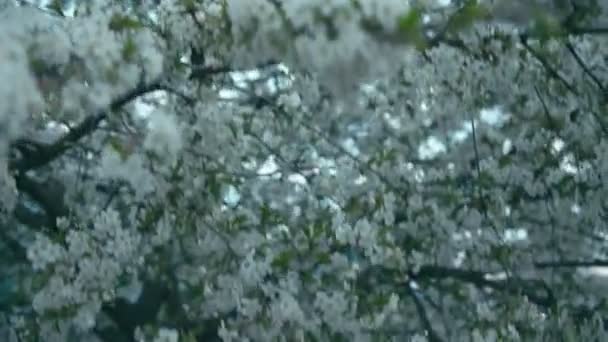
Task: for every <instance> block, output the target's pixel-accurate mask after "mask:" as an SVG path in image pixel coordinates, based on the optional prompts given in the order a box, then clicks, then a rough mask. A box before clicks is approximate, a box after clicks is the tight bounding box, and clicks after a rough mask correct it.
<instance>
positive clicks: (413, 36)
mask: <svg viewBox="0 0 608 342" xmlns="http://www.w3.org/2000/svg"><path fill="white" fill-rule="evenodd" d="M422 19H423V12H422V10H421V9H420V8H418V7H414V8H413V9H411V10H410V11H409V12H408V13H406V14H405V15H403V16H401V17H400V18H399V19H398V23H397V27H398V28H399V29H398V31H399V33H400V34H402V35H403V36H404V38H405V40H406V41H408V42H409V43H412V44H413V45H414V46H415V47H416V48H417V49H418V50H424V49H425V48H426V47H427V41H426V39H425V36H424V32H423V27H422V24H423V23H422Z"/></svg>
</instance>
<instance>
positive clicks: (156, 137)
mask: <svg viewBox="0 0 608 342" xmlns="http://www.w3.org/2000/svg"><path fill="white" fill-rule="evenodd" d="M144 147H145V148H146V149H147V150H149V151H152V152H154V153H156V155H158V156H159V157H162V158H166V159H168V160H174V159H175V157H177V155H178V153H179V152H180V151H181V149H182V147H183V141H182V131H181V127H180V125H179V124H178V122H177V119H176V118H175V116H174V115H171V114H168V113H166V112H165V111H163V110H158V111H156V112H154V113H152V114H151V115H150V117H149V122H148V134H147V135H146V139H145V141H144Z"/></svg>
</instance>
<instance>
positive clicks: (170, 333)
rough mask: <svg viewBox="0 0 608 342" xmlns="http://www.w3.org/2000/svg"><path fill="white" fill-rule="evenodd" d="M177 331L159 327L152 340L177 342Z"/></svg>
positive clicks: (156, 341)
mask: <svg viewBox="0 0 608 342" xmlns="http://www.w3.org/2000/svg"><path fill="white" fill-rule="evenodd" d="M178 341H179V332H178V331H177V330H175V329H169V328H160V329H158V334H157V335H156V337H155V338H154V342H178Z"/></svg>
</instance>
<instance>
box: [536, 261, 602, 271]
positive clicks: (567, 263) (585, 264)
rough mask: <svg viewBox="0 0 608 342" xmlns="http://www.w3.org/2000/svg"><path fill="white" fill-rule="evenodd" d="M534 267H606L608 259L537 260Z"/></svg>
mask: <svg viewBox="0 0 608 342" xmlns="http://www.w3.org/2000/svg"><path fill="white" fill-rule="evenodd" d="M534 267H536V268H539V269H544V268H571V267H608V260H605V259H593V260H561V261H537V262H535V263H534Z"/></svg>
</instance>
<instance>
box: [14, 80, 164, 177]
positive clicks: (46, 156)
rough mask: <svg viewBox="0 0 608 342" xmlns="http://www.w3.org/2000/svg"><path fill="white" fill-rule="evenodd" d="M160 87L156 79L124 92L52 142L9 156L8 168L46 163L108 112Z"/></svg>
mask: <svg viewBox="0 0 608 342" xmlns="http://www.w3.org/2000/svg"><path fill="white" fill-rule="evenodd" d="M160 89H162V84H161V81H160V80H156V81H154V82H152V83H150V84H146V85H141V86H138V87H136V88H135V89H133V90H130V91H128V92H126V93H125V94H123V95H121V96H119V97H118V98H116V99H115V100H114V101H112V102H111V103H110V105H109V106H108V107H107V108H105V109H102V110H100V111H99V112H98V113H96V114H94V115H91V116H88V117H87V118H86V119H84V121H82V122H81V123H80V124H79V125H78V126H76V127H74V128H73V129H71V130H70V131H69V132H68V133H67V134H65V135H64V136H63V137H61V138H59V139H58V140H57V141H55V142H54V143H51V144H47V145H38V146H37V148H36V149H33V150H30V151H28V152H24V151H23V150H20V152H22V153H21V155H20V156H17V157H14V158H11V160H10V161H9V170H11V171H13V172H17V173H25V172H27V171H29V170H34V169H37V168H40V167H42V166H44V165H47V164H48V163H50V162H52V161H53V160H55V159H57V158H58V157H60V156H61V155H62V154H63V153H65V152H66V151H67V150H69V149H70V148H71V147H72V146H73V145H74V144H75V143H77V142H78V141H80V140H81V139H82V138H84V137H86V136H88V135H89V134H91V133H93V132H94V131H95V130H96V129H97V128H98V127H99V124H100V123H101V122H102V121H104V120H105V119H106V118H107V116H108V114H109V113H111V112H113V111H116V110H118V109H120V108H121V107H123V106H124V105H126V104H127V103H129V102H131V101H133V100H134V99H136V98H138V97H140V96H142V95H145V94H147V93H149V92H152V91H155V90H160ZM11 148H13V149H17V150H19V147H18V146H16V145H15V144H11Z"/></svg>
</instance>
